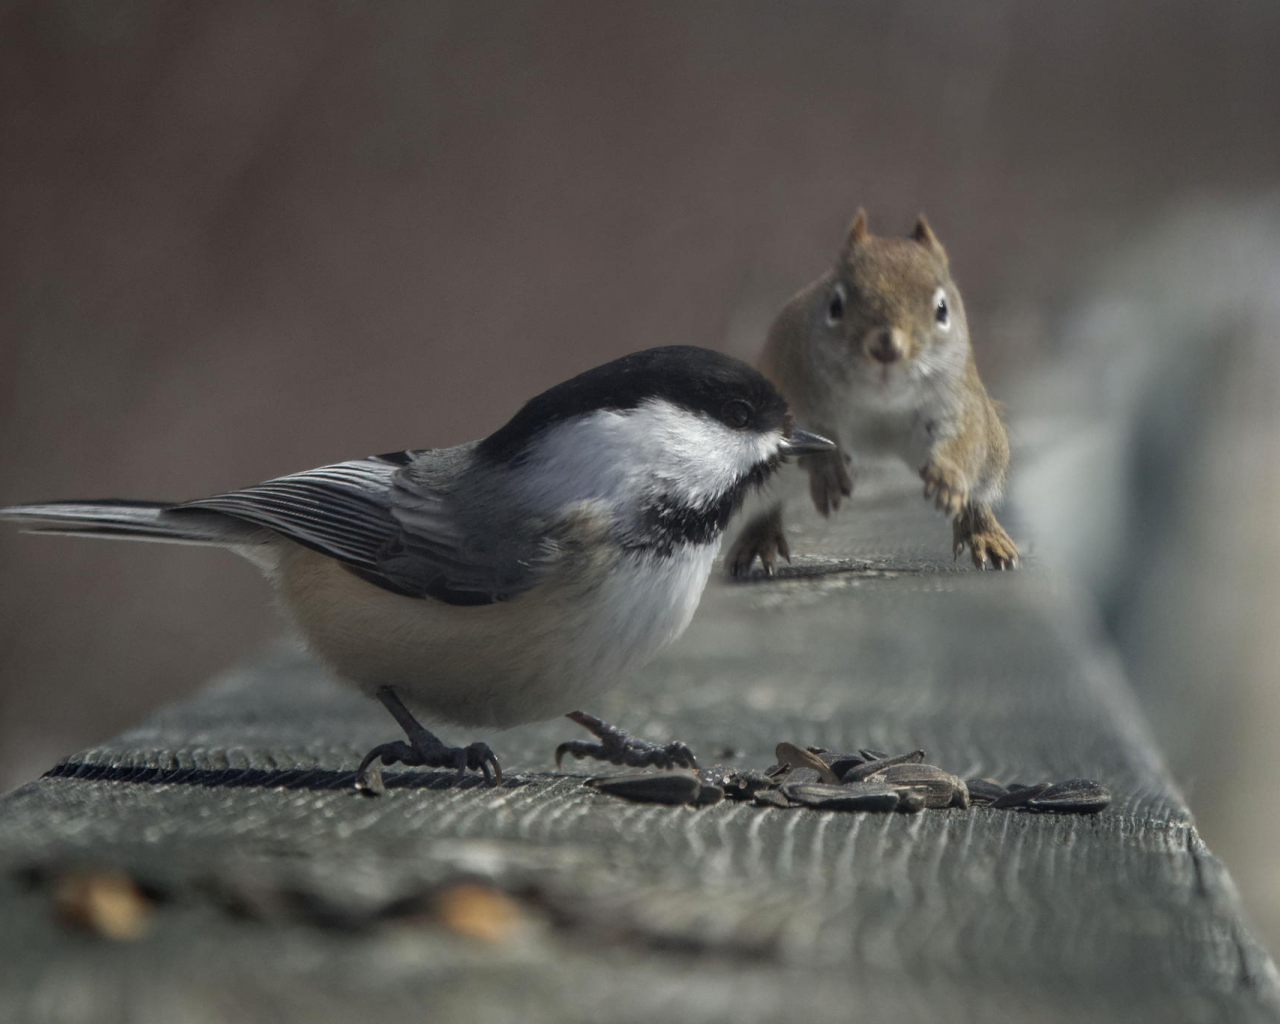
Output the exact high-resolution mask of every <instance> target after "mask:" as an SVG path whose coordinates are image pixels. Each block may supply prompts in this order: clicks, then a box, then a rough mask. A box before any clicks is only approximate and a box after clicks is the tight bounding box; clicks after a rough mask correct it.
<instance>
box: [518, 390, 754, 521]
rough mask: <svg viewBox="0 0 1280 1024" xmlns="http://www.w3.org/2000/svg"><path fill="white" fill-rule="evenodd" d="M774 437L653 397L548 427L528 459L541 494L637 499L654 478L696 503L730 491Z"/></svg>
mask: <svg viewBox="0 0 1280 1024" xmlns="http://www.w3.org/2000/svg"><path fill="white" fill-rule="evenodd" d="M778 443H779V441H778V437H777V436H776V435H775V436H774V437H772V438H770V436H768V435H761V434H759V433H757V432H755V431H750V430H734V429H733V428H732V427H729V426H726V425H725V424H723V423H721V422H719V421H718V420H714V419H712V418H710V417H708V416H699V415H696V414H694V413H691V412H689V411H688V410H686V409H681V408H678V407H676V406H674V405H671V404H670V403H668V402H665V401H661V400H657V401H653V402H648V403H646V404H644V405H642V406H640V407H639V408H636V409H629V410H625V411H601V412H597V413H593V414H591V415H590V416H585V417H583V418H582V419H580V420H575V421H572V422H570V423H565V424H563V425H561V426H559V427H556V428H554V429H553V430H552V431H551V432H550V433H549V434H548V436H547V437H546V439H545V441H544V443H543V449H542V451H541V453H540V455H539V457H538V458H537V459H536V460H534V461H532V462H531V463H530V464H529V470H530V472H529V474H528V480H529V486H530V488H531V491H533V492H534V493H535V495H538V494H540V495H541V497H540V499H539V500H540V501H541V503H543V504H544V505H547V506H555V505H557V504H559V503H562V502H564V501H566V500H582V499H587V498H599V499H603V500H605V501H612V502H619V503H623V504H625V503H628V502H633V501H640V500H642V499H643V498H644V497H645V496H646V495H648V494H649V493H650V492H651V491H652V487H653V484H654V481H655V480H657V481H660V482H661V483H662V484H663V485H664V486H665V487H666V488H668V489H669V490H670V492H671V493H672V495H673V496H675V497H678V498H680V499H683V500H685V501H687V502H688V503H690V504H695V505H696V504H702V503H705V502H707V501H712V500H715V499H716V498H718V497H720V496H722V495H724V494H725V493H727V492H729V491H731V490H732V489H733V488H735V487H736V486H737V485H738V484H739V483H740V482H741V479H742V478H743V477H744V476H745V475H746V474H748V473H750V472H751V470H752V468H753V467H754V466H755V465H756V464H757V463H759V462H761V461H764V460H767V459H768V458H770V457H771V456H772V454H773V452H774V451H776V449H777V445H778Z"/></svg>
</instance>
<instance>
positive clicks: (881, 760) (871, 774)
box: [586, 743, 1111, 814]
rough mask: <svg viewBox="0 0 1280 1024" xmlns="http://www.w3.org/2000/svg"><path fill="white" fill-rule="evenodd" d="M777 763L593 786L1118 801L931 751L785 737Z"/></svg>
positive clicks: (856, 802) (644, 797)
mask: <svg viewBox="0 0 1280 1024" xmlns="http://www.w3.org/2000/svg"><path fill="white" fill-rule="evenodd" d="M775 756H776V757H777V763H775V764H773V765H771V766H770V767H768V768H766V769H765V770H764V771H757V770H755V769H752V768H733V767H729V766H726V765H722V764H714V765H711V766H710V767H707V768H703V769H701V770H699V771H697V772H692V771H683V770H678V769H676V770H671V771H659V772H632V773H629V774H626V775H606V776H601V777H600V778H595V779H588V780H587V782H586V785H588V786H591V787H593V788H595V789H598V790H599V791H600V792H602V793H607V794H609V795H610V796H618V797H622V798H624V799H626V800H635V801H638V802H640V803H651V804H672V805H690V806H694V807H703V806H706V805H708V804H715V803H719V802H720V801H721V800H726V799H727V800H742V801H751V802H752V803H754V804H755V805H756V806H758V807H809V808H813V809H816V810H824V811H903V812H906V813H909V814H914V813H916V812H918V811H923V810H925V809H926V808H942V807H962V808H967V807H970V806H972V805H973V804H981V805H985V806H988V807H993V808H997V809H999V810H1023V811H1047V812H1054V813H1058V814H1097V813H1098V812H1099V811H1101V810H1103V809H1104V808H1105V807H1106V806H1107V805H1108V804H1110V803H1111V793H1110V791H1109V790H1108V789H1107V787H1106V786H1104V785H1102V783H1100V782H1094V781H1092V780H1090V779H1068V780H1067V781H1065V782H1057V783H1049V782H1039V783H1036V784H1034V785H1026V784H1024V783H1019V782H1010V783H1008V784H1007V785H1002V784H1001V783H999V782H996V781H995V780H994V779H986V778H974V779H967V780H966V779H961V778H960V777H959V776H956V775H952V774H951V773H950V772H947V771H944V770H943V769H942V768H939V767H938V766H937V765H934V764H926V763H925V753H924V751H923V750H913V751H911V752H910V753H909V754H898V755H897V756H890V755H888V754H885V753H882V752H880V751H878V750H859V751H858V752H857V753H856V754H834V753H832V752H831V751H829V750H824V749H823V748H822V747H807V748H801V747H797V746H796V745H795V744H793V743H779V744H778V747H777V750H776V751H775Z"/></svg>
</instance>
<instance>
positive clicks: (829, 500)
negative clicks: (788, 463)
mask: <svg viewBox="0 0 1280 1024" xmlns="http://www.w3.org/2000/svg"><path fill="white" fill-rule="evenodd" d="M800 465H801V466H803V467H804V468H805V469H806V470H807V471H808V473H809V497H811V498H812V499H813V507H814V508H816V509H817V510H818V511H819V512H821V513H822V514H823V515H824V516H829V515H831V513H832V512H834V511H836V510H837V509H838V508H839V507H840V501H841V499H843V498H847V497H849V495H851V494H852V493H853V476H852V474H851V473H850V472H849V456H847V455H846V454H845V453H844V452H842V451H834V452H823V453H822V454H820V455H806V456H804V457H803V458H802V459H801V460H800Z"/></svg>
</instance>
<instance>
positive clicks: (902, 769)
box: [868, 764, 968, 807]
mask: <svg viewBox="0 0 1280 1024" xmlns="http://www.w3.org/2000/svg"><path fill="white" fill-rule="evenodd" d="M868 781H870V782H883V783H885V784H886V785H889V786H895V787H900V786H906V787H910V788H919V789H922V790H923V791H924V795H925V797H924V801H925V806H926V807H950V806H951V804H952V801H954V800H955V799H956V798H957V793H958V791H959V789H960V787H961V786H963V785H964V783H963V782H961V781H960V779H958V778H956V777H955V776H954V775H952V774H951V773H950V772H945V771H943V770H942V769H941V768H939V767H938V766H937V765H936V764H895V765H890V766H889V767H887V768H882V769H881V770H880V771H878V772H876V773H875V774H874V775H872V776H871V777H870V779H869V780H868ZM965 797H966V798H967V797H968V790H967V789H966V790H965Z"/></svg>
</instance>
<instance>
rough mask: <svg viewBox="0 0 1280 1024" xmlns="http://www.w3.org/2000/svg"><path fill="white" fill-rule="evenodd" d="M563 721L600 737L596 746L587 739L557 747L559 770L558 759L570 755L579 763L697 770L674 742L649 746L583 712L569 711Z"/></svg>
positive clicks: (693, 759)
mask: <svg viewBox="0 0 1280 1024" xmlns="http://www.w3.org/2000/svg"><path fill="white" fill-rule="evenodd" d="M565 718H567V719H569V720H570V721H572V722H577V723H578V724H579V725H580V726H582V727H583V728H584V729H587V730H589V731H590V732H592V733H594V734H595V735H596V736H598V737H599V738H600V742H599V743H590V742H588V741H587V740H568V741H566V742H564V743H561V744H560V746H558V747H556V767H557V768H559V767H560V759H561V758H562V757H564V755H565V754H572V755H573V756H574V757H575V758H577V759H578V760H582V759H583V758H587V757H590V758H595V759H596V760H597V761H608V762H609V763H610V764H617V765H626V766H628V767H631V768H648V767H655V768H692V769H694V770H695V771H696V770H697V767H698V759H697V758H696V757H695V756H694V753H693V751H692V750H690V749H689V746H688V744H685V743H681V742H680V741H679V740H674V741H672V742H671V743H668V744H666V745H665V746H660V745H659V744H657V743H650V742H649V741H648V740H641V739H636V738H635V737H634V736H632V735H631V734H630V733H627V732H625V731H624V730H622V729H619V728H618V727H617V726H616V725H610V724H609V723H608V722H604V721H601V720H600V719H599V718H596V716H595V715H589V714H587V713H586V712H585V711H571V712H569V714H567V715H565Z"/></svg>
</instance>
